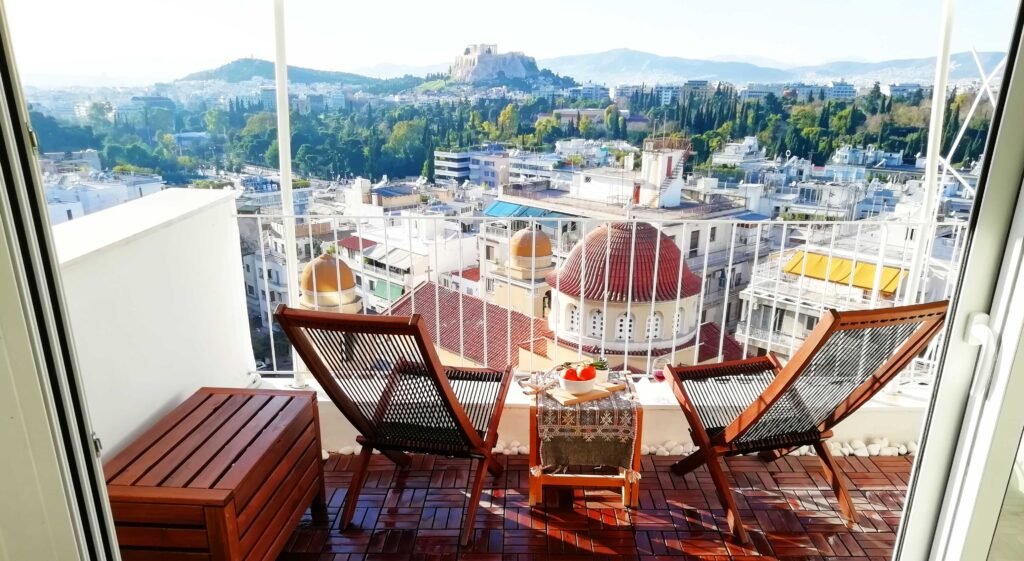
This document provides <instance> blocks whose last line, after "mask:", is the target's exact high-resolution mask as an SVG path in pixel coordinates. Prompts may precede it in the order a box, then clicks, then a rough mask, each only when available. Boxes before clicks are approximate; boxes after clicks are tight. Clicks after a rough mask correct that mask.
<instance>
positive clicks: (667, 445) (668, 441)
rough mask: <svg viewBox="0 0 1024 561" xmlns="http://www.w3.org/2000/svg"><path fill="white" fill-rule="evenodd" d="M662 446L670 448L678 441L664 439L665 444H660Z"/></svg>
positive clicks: (676, 444)
mask: <svg viewBox="0 0 1024 561" xmlns="http://www.w3.org/2000/svg"><path fill="white" fill-rule="evenodd" d="M662 446H664V447H665V449H666V450H671V449H673V448H675V447H676V446H679V443H678V442H676V441H675V440H666V441H665V444H662Z"/></svg>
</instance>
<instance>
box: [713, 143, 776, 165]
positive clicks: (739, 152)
mask: <svg viewBox="0 0 1024 561" xmlns="http://www.w3.org/2000/svg"><path fill="white" fill-rule="evenodd" d="M764 162H765V150H764V149H763V148H761V147H759V146H758V144H757V137H756V136H748V137H745V138H744V139H743V140H742V141H740V142H729V143H727V144H726V145H725V146H723V147H722V149H721V150H719V151H718V152H715V153H714V154H712V155H711V164H712V165H716V166H736V167H738V168H741V169H756V168H759V167H760V166H761V165H762V164H763V163H764Z"/></svg>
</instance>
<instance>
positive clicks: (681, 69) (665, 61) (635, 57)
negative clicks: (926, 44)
mask: <svg viewBox="0 0 1024 561" xmlns="http://www.w3.org/2000/svg"><path fill="white" fill-rule="evenodd" d="M978 56H979V58H980V59H981V61H982V65H983V66H984V67H985V69H986V70H987V71H988V70H991V69H992V67H993V66H995V65H996V64H997V63H998V61H999V60H1000V59H1001V58H1002V57H1003V56H1004V55H1003V54H1002V53H994V52H985V53H979V55H978ZM538 62H539V64H540V65H541V66H544V67H547V68H550V69H551V70H553V71H555V72H558V73H559V74H564V75H568V76H572V77H573V78H575V79H577V80H586V81H592V82H598V83H604V84H607V85H615V84H640V83H647V84H653V83H658V82H662V83H669V82H683V81H685V80H725V81H727V82H732V83H734V84H737V85H743V84H746V83H749V82H789V81H801V80H802V81H815V82H821V81H827V80H838V79H845V80H847V81H850V82H853V83H855V84H859V85H866V84H871V83H872V82H875V81H879V82H882V83H890V82H922V83H928V82H931V81H932V80H933V76H934V72H935V58H934V57H928V58H916V59H904V60H886V61H881V62H831V63H826V64H820V65H814V66H802V67H797V68H790V69H787V70H780V69H778V68H771V67H768V66H758V65H755V64H748V63H743V62H723V61H714V60H698V59H687V58H680V57H667V56H660V55H655V54H652V53H645V52H641V51H633V50H630V49H615V50H611V51H606V52H603V53H592V54H583V55H571V56H563V57H557V58H550V59H546V60H541V61H538ZM976 77H978V72H977V70H976V69H975V66H974V61H973V60H972V56H971V54H970V53H957V54H954V55H953V57H952V65H951V68H950V79H951V80H953V81H956V80H968V79H972V78H976Z"/></svg>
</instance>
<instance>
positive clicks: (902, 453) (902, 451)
mask: <svg viewBox="0 0 1024 561" xmlns="http://www.w3.org/2000/svg"><path fill="white" fill-rule="evenodd" d="M897 451H898V453H899V455H900V456H906V455H907V447H906V446H904V445H903V444H900V447H899V448H898V449H897Z"/></svg>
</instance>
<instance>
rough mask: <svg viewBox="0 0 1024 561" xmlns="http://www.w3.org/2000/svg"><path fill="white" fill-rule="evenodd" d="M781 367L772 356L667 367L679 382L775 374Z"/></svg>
mask: <svg viewBox="0 0 1024 561" xmlns="http://www.w3.org/2000/svg"><path fill="white" fill-rule="evenodd" d="M780 368H781V365H780V364H779V361H778V359H777V358H775V356H774V355H768V356H758V357H754V358H748V359H745V360H730V361H727V362H719V363H717V364H705V365H697V366H682V367H678V366H669V367H668V369H669V372H671V373H672V374H673V375H674V376H675V377H676V378H678V379H679V380H703V379H707V378H721V377H723V376H753V375H761V374H763V373H764V372H767V371H771V372H774V373H777V372H778V371H779V369H780Z"/></svg>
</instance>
